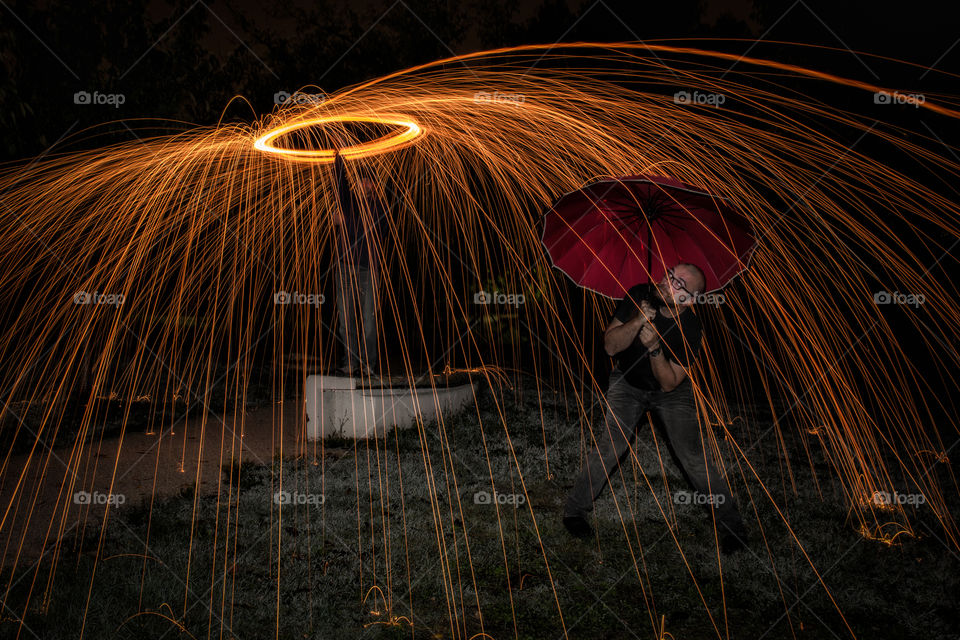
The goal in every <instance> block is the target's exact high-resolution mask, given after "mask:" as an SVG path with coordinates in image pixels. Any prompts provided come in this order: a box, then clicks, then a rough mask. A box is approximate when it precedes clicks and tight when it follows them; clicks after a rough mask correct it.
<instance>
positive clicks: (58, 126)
mask: <svg viewBox="0 0 960 640" xmlns="http://www.w3.org/2000/svg"><path fill="white" fill-rule="evenodd" d="M957 25H958V21H957V10H956V8H955V4H954V3H952V2H912V3H902V2H875V1H871V2H865V1H855V2H840V3H837V2H816V3H815V2H804V1H802V0H795V1H791V0H717V1H703V2H697V1H692V0H678V1H673V2H637V1H633V2H617V1H615V0H606V1H605V0H596V1H591V0H587V1H584V2H577V1H564V0H521V1H520V2H514V1H511V0H482V1H481V0H467V1H464V2H449V1H447V2H442V1H438V0H433V1H426V0H395V1H392V2H391V1H389V0H387V1H384V2H375V1H371V0H366V1H360V2H340V1H331V0H321V1H317V2H304V1H299V2H286V3H277V4H272V3H260V2H255V1H252V0H211V1H209V2H205V1H202V0H196V1H190V0H182V1H177V2H167V1H163V0H130V1H126V2H92V3H77V2H66V1H63V2H27V1H10V0H0V61H2V64H0V70H2V71H0V73H2V83H0V160H3V161H12V162H20V161H23V160H24V159H28V158H33V157H37V156H42V155H46V154H50V153H56V152H58V151H62V150H73V149H77V148H83V147H98V146H102V145H104V144H106V143H109V142H112V141H124V140H126V141H129V140H131V139H134V138H136V137H138V136H141V135H147V134H148V133H155V132H157V131H160V130H162V128H163V127H170V128H172V129H173V130H183V129H184V128H188V127H189V126H191V125H192V124H201V125H210V124H214V123H216V122H218V121H219V120H220V119H221V118H223V119H226V120H228V121H244V122H250V121H252V120H253V119H254V118H255V117H257V116H258V115H261V114H264V113H267V112H269V111H270V110H271V109H273V108H274V106H275V101H274V96H275V94H277V93H278V92H281V91H286V92H289V93H292V92H294V91H295V90H297V89H299V88H301V87H304V86H306V85H316V86H317V87H319V89H320V90H322V91H324V92H328V93H332V92H335V91H336V90H338V89H339V88H341V87H344V86H347V85H352V84H356V83H358V82H362V81H364V80H367V79H370V78H373V77H377V76H380V75H383V74H385V73H388V72H392V71H396V70H399V69H403V68H407V67H409V66H412V65H416V64H419V63H425V62H429V61H432V60H436V59H438V58H444V57H449V56H452V55H457V54H463V53H468V52H471V51H480V50H485V49H491V48H497V47H503V46H510V45H519V44H538V43H548V44H549V43H559V42H576V41H601V42H603V41H606V42H615V41H636V40H644V41H650V40H656V39H666V40H669V41H671V42H677V41H682V40H685V39H705V38H706V39H722V40H710V41H702V40H701V41H700V42H693V41H691V42H690V44H691V45H693V46H699V47H703V48H712V49H718V50H724V51H729V52H733V53H737V54H749V55H752V56H758V57H768V58H775V59H777V60H779V61H782V62H789V63H794V64H798V65H803V66H807V67H811V68H815V69H821V70H824V71H828V72H831V73H835V74H838V75H842V76H847V77H851V78H855V79H858V80H863V81H866V82H871V83H874V84H877V85H879V86H886V87H891V88H897V89H898V90H901V91H904V92H918V93H927V94H934V93H952V94H958V93H960V92H958V91H957V87H958V84H957V82H956V78H955V77H952V76H949V75H944V74H943V73H937V72H928V71H927V70H926V68H928V67H933V68H934V69H936V70H937V71H942V72H951V71H955V70H957V69H960V46H958V45H960V30H958V29H957ZM778 42H797V43H805V44H812V45H818V46H821V47H830V48H831V49H830V50H824V49H820V50H816V49H809V48H799V47H788V46H784V45H780V44H777V43H778ZM862 54H873V55H875V56H886V57H890V58H895V59H898V60H902V61H905V62H908V63H913V64H916V65H920V66H919V67H913V66H910V65H908V64H902V63H895V62H891V61H886V60H881V59H878V58H875V57H871V56H869V55H862ZM811 84H813V83H810V82H809V81H804V82H803V83H802V84H798V85H797V86H796V89H797V90H801V91H808V90H810V87H811ZM817 90H818V91H821V92H822V93H821V94H818V95H817V96H816V97H817V98H819V99H821V100H829V101H831V102H832V104H833V105H834V106H837V107H839V108H845V107H846V108H849V109H850V110H851V111H854V112H857V113H866V114H867V117H869V116H870V112H871V109H872V108H873V105H869V104H867V105H864V102H863V96H862V93H860V92H854V91H851V90H849V89H841V88H836V87H832V86H830V85H824V84H822V83H821V86H819V87H818V89H817ZM78 91H87V92H91V93H92V92H94V91H99V92H101V93H115V94H122V95H123V96H124V103H123V104H122V105H120V106H118V107H114V106H110V105H84V104H80V105H78V104H75V102H74V94H75V93H76V92H78ZM854 94H856V98H855V99H854V97H853V96H854ZM236 96H243V97H244V98H245V100H233V98H234V97H236ZM854 100H855V101H854ZM921 111H923V110H914V109H886V108H884V109H877V110H876V117H877V118H883V119H884V120H885V122H886V123H891V124H897V125H902V126H904V127H906V128H908V129H911V130H913V131H919V132H921V133H923V134H924V135H927V136H928V137H930V138H931V142H930V144H932V145H933V146H935V147H937V148H936V149H935V150H936V151H937V152H938V153H940V154H943V155H950V156H952V157H954V158H958V156H957V155H956V151H955V150H954V149H953V148H952V145H954V144H955V143H956V142H957V141H958V140H960V136H958V135H957V132H956V125H955V124H954V123H953V122H951V121H950V120H949V119H947V118H943V117H938V116H936V115H935V114H931V113H929V112H925V111H924V112H922V113H921ZM144 119H147V120H144ZM848 134H850V132H846V133H842V134H840V135H841V136H842V135H848ZM841 139H842V138H841ZM850 142H852V140H851V141H850ZM870 144H871V143H870V142H869V141H866V142H864V144H863V145H862V147H861V148H860V149H859V150H861V151H863V152H865V153H871V154H875V157H877V158H878V160H880V161H883V162H890V163H898V162H902V160H903V159H902V158H895V157H887V156H885V155H884V154H885V153H887V152H888V150H887V149H884V148H883V147H882V145H878V146H877V147H876V148H871V147H870ZM895 168H897V169H899V170H901V171H904V172H906V173H909V174H911V175H913V174H916V175H918V176H919V175H921V174H922V173H923V171H922V170H920V169H917V168H915V167H910V166H905V165H903V166H900V165H895ZM917 249H918V250H920V249H922V247H920V246H918V247H917ZM935 259H936V256H930V260H929V263H931V264H932V263H933V262H934V260H935ZM955 264H956V263H955V260H954V259H953V257H952V256H950V257H948V258H947V259H942V260H941V261H940V262H938V263H937V267H936V268H935V269H934V270H933V271H932V272H931V274H930V277H952V275H951V273H952V272H951V269H953V267H954V266H955ZM464 275H465V274H453V278H454V280H455V281H456V280H461V279H462V278H463V277H464ZM467 275H469V274H467ZM841 294H842V292H840V291H836V292H825V295H824V298H825V300H827V301H829V299H830V296H832V295H841ZM570 297H571V299H572V304H573V310H574V313H573V316H572V317H571V318H570V321H571V322H575V323H578V329H579V330H581V331H583V332H584V335H585V336H590V335H592V336H594V337H595V338H597V340H590V339H589V338H587V337H585V342H586V343H592V345H591V346H588V347H587V351H588V352H589V354H590V355H591V357H592V358H594V359H595V360H596V361H597V362H598V363H599V362H606V363H607V364H609V361H608V359H606V358H605V357H604V354H603V353H602V347H601V346H600V345H599V342H598V340H599V331H600V330H601V329H602V327H591V326H589V324H590V323H589V321H586V325H587V326H584V324H585V318H586V317H587V316H589V313H582V310H583V306H582V305H583V304H584V303H585V298H584V297H583V295H582V292H579V291H576V290H575V288H573V287H571V291H570ZM889 313H890V322H891V323H893V324H895V325H896V326H898V327H902V329H903V332H904V336H905V337H904V340H905V342H906V343H908V344H909V345H910V346H911V349H914V350H913V353H914V357H915V358H917V359H918V360H924V359H925V358H927V357H928V356H927V354H925V353H924V352H923V350H922V346H921V344H920V341H919V339H918V337H917V335H916V331H915V328H914V327H913V326H912V325H910V323H908V322H907V321H906V316H905V314H906V313H907V312H906V311H903V310H900V309H893V308H891V309H890V311H889ZM899 316H904V317H899ZM716 320H717V323H718V327H719V322H722V321H723V318H722V317H721V318H718V319H716ZM433 335H436V336H442V335H443V334H442V332H439V331H438V332H434V334H433ZM269 342H270V341H269V340H267V341H265V344H267V343H269ZM531 342H532V341H531ZM439 351H443V349H440V350H439ZM265 355H266V354H265ZM744 356H745V358H746V359H747V360H749V354H748V353H745V354H744ZM548 357H549V354H548ZM461 364H462V363H461ZM602 368H603V367H602V366H600V367H598V369H602ZM600 375H601V376H602V373H601V374H600ZM950 391H951V390H950V389H945V390H944V392H946V393H949V392H950Z"/></svg>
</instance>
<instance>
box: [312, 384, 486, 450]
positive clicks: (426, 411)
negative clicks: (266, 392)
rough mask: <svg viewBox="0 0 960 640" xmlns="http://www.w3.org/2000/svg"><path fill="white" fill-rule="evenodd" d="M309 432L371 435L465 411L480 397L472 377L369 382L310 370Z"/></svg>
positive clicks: (314, 436)
mask: <svg viewBox="0 0 960 640" xmlns="http://www.w3.org/2000/svg"><path fill="white" fill-rule="evenodd" d="M304 398H305V403H306V414H307V438H309V439H311V440H316V439H319V438H326V437H329V436H338V437H343V438H352V439H360V438H373V437H381V436H383V435H385V434H386V433H387V432H388V431H390V429H393V428H394V427H399V428H406V427H411V426H413V425H414V424H416V423H417V422H418V421H420V422H422V423H427V422H430V421H431V420H433V419H435V418H437V417H438V416H442V417H443V418H444V419H448V418H449V417H450V416H452V415H454V414H456V413H458V412H459V411H463V410H464V409H465V408H466V407H468V406H470V405H472V404H473V403H474V402H475V401H476V396H475V394H474V386H473V384H472V382H471V383H469V384H463V385H460V386H456V387H444V386H439V387H437V388H435V389H433V388H430V387H411V386H409V385H401V386H392V387H390V386H385V387H369V388H363V387H359V386H358V385H357V379H356V378H347V377H340V376H318V375H315V376H307V380H306V386H305V389H304Z"/></svg>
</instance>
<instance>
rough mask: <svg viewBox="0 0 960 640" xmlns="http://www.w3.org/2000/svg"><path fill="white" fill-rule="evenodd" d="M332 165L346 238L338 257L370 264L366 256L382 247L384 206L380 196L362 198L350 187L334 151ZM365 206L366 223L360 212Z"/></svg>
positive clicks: (342, 162)
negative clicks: (363, 199)
mask: <svg viewBox="0 0 960 640" xmlns="http://www.w3.org/2000/svg"><path fill="white" fill-rule="evenodd" d="M333 169H334V180H335V183H336V189H337V200H338V204H339V206H340V211H341V212H342V213H343V222H344V229H343V240H344V241H345V242H346V246H345V247H342V248H341V259H343V260H346V261H347V262H352V263H353V264H354V265H356V266H357V267H369V266H370V258H369V256H370V255H371V254H373V255H376V253H375V252H376V248H377V247H378V246H380V247H381V249H380V250H381V251H382V250H383V249H382V245H381V244H380V243H381V241H382V238H383V236H384V235H385V234H384V226H385V220H386V208H385V207H384V205H383V202H381V201H380V199H379V198H371V199H369V200H366V201H362V200H361V198H362V196H361V195H360V194H358V193H356V192H355V191H354V190H353V189H352V188H351V187H350V182H349V181H348V180H347V176H346V169H345V168H344V161H343V156H341V155H339V154H337V157H336V158H335V159H334V162H333ZM364 209H366V210H367V213H369V215H370V222H369V223H365V222H364V220H363V216H362V214H361V212H362V211H363V210H364ZM338 237H340V236H339V234H338Z"/></svg>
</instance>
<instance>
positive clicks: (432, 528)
mask: <svg viewBox="0 0 960 640" xmlns="http://www.w3.org/2000/svg"><path fill="white" fill-rule="evenodd" d="M743 409H744V411H743V412H742V413H743V415H747V414H748V413H750V415H752V416H754V415H756V412H748V411H747V408H743ZM732 413H733V414H737V411H736V410H734V411H733V412H732ZM268 415H269V416H271V418H270V419H268V418H267V417H266V416H268ZM277 415H278V414H277V413H276V412H275V408H274V407H269V406H268V407H266V408H264V409H261V410H259V411H257V412H255V413H254V414H252V415H251V416H248V420H247V424H246V427H245V429H246V433H247V434H248V436H249V437H251V439H253V436H252V435H249V434H250V429H251V428H253V425H256V424H259V425H260V428H263V425H264V424H269V423H270V420H274V419H276V416H277ZM280 415H282V412H280ZM287 419H288V420H290V419H293V418H291V417H289V416H288V417H287ZM751 420H753V422H752V423H749V424H748V422H749V421H735V423H734V425H733V426H732V427H731V430H732V431H733V432H734V433H735V434H736V435H738V436H739V437H742V438H744V439H747V438H749V437H750V435H749V434H748V432H747V430H748V429H749V430H750V433H754V434H755V433H758V432H757V431H756V430H757V429H762V428H763V424H761V423H757V422H756V421H755V419H754V418H751ZM219 424H220V423H219V422H217V421H212V422H210V424H209V425H208V428H210V429H211V430H212V431H213V432H214V433H216V438H217V439H218V440H219V437H220V434H221V433H222V429H215V428H213V427H215V426H216V425H219ZM504 425H506V427H507V428H506V429H505V428H504ZM580 428H581V425H580V422H579V421H578V420H577V413H576V411H575V410H574V405H573V404H572V402H571V401H570V399H569V398H567V399H565V398H564V396H563V394H554V393H549V392H548V393H546V394H545V395H544V394H543V390H542V389H541V393H540V394H538V393H536V392H535V389H534V387H533V385H532V384H531V383H529V381H528V383H527V384H526V385H520V386H519V387H518V388H517V389H515V390H514V391H513V392H508V393H505V394H504V395H503V396H501V397H500V400H499V402H495V396H494V394H493V393H491V392H490V391H487V392H485V393H484V394H483V395H481V397H480V402H479V404H478V406H477V408H476V410H470V411H468V412H467V413H464V414H462V415H460V416H457V417H455V418H453V419H450V420H448V421H446V422H445V424H443V425H438V424H437V423H432V424H428V425H425V426H424V428H423V429H422V430H418V429H410V430H405V431H396V432H394V433H392V434H390V435H388V437H387V438H386V439H383V440H378V441H362V442H346V441H340V442H332V441H329V442H324V443H321V444H320V445H318V446H317V447H310V446H304V445H303V443H301V444H300V445H299V446H298V444H297V441H296V438H295V437H293V438H292V440H291V441H290V442H292V443H293V444H292V445H290V444H289V443H288V445H287V448H286V451H287V452H288V455H286V456H284V457H282V458H281V457H280V456H279V455H273V456H271V454H270V452H271V451H272V449H271V448H269V447H267V444H269V443H270V442H273V441H275V439H274V438H275V436H273V437H263V436H261V437H259V439H258V440H257V441H258V442H261V444H262V446H263V447H264V448H263V449H262V450H261V451H258V452H254V451H249V452H247V453H245V454H244V458H243V461H242V464H237V461H236V460H235V459H234V460H232V461H231V459H230V458H229V456H227V457H226V459H219V460H217V459H208V463H209V464H210V466H212V467H213V468H214V469H215V470H219V472H220V473H219V476H220V478H219V480H220V482H219V484H218V483H217V482H212V483H211V482H205V483H202V484H201V486H200V489H199V491H198V490H197V489H196V487H195V486H193V487H191V486H190V485H187V487H186V489H185V490H182V491H181V490H178V491H167V492H164V493H163V494H161V495H159V496H158V497H157V498H156V499H155V500H154V503H153V505H152V510H151V508H150V503H149V501H147V502H145V503H140V502H136V501H130V502H128V503H127V504H125V505H123V506H122V507H121V508H119V509H116V510H113V511H111V515H110V519H109V522H108V525H107V527H106V529H98V528H97V527H95V526H93V525H91V524H89V522H88V524H87V526H86V528H84V529H83V530H82V533H81V532H76V533H74V535H70V536H67V537H66V538H65V540H64V544H63V545H62V546H61V547H60V549H59V551H58V555H57V556H54V555H53V554H48V555H47V556H45V557H44V558H43V559H42V560H41V561H40V562H39V563H37V564H35V565H29V566H28V565H27V563H24V564H23V565H21V566H19V567H18V568H17V569H16V571H11V570H10V569H9V568H8V569H6V570H5V571H4V575H3V576H2V577H3V580H4V583H5V584H11V585H12V586H11V587H10V590H9V595H8V596H7V599H6V603H5V604H6V607H7V608H6V609H5V615H4V619H3V622H2V623H0V636H2V637H14V634H15V633H16V632H17V623H16V622H15V616H18V615H21V614H22V613H23V612H24V609H25V608H26V614H25V616H24V620H25V623H26V626H25V628H24V630H23V631H21V637H33V636H32V635H31V634H35V635H36V636H37V637H41V638H75V637H77V636H78V635H79V630H80V629H81V628H84V629H85V637H89V638H99V637H120V638H137V639H138V640H139V639H140V638H146V637H150V638H159V637H168V638H173V637H191V636H192V637H196V638H200V637H207V635H208V631H209V633H210V634H214V635H216V636H217V637H225V638H228V637H235V638H261V637H272V636H277V635H278V636H279V637H282V638H295V637H309V638H328V637H330V638H333V637H390V638H392V637H435V638H447V637H450V638H453V637H463V638H470V637H474V636H476V634H479V633H481V632H484V633H486V634H488V635H489V636H490V637H493V638H497V639H500V638H513V637H519V638H562V637H564V634H565V633H566V634H567V636H568V637H570V638H609V637H624V638H632V637H636V638H643V639H644V640H646V639H647V638H656V637H657V636H658V634H659V632H660V631H663V632H665V633H666V634H670V635H664V636H663V637H673V638H677V639H680V638H707V637H717V636H718V635H719V636H721V637H723V636H729V637H731V638H754V639H756V638H763V637H766V638H784V637H791V635H794V636H796V637H811V638H832V637H840V638H845V637H851V632H850V630H852V632H853V635H855V636H856V637H860V638H913V637H916V638H920V637H923V638H948V637H953V638H956V637H960V620H958V614H957V611H958V609H960V602H958V594H960V584H958V583H960V558H958V556H957V555H956V551H955V550H952V549H950V548H949V547H947V546H945V545H944V544H942V543H941V541H940V539H942V534H941V532H940V529H939V528H938V525H937V522H936V521H935V519H933V518H932V516H930V514H928V513H925V512H923V511H920V512H919V513H918V515H917V521H916V526H915V531H916V532H917V533H918V534H919V535H918V536H917V537H915V538H909V537H905V536H904V537H901V539H900V540H901V542H902V544H900V545H898V546H887V545H884V544H882V543H879V542H876V541H873V540H869V539H866V538H864V537H862V536H861V535H860V534H859V533H858V532H857V531H856V530H855V526H854V523H853V522H852V521H850V519H849V518H848V515H849V514H848V509H847V507H846V505H845V504H844V503H843V501H842V499H841V496H840V491H839V487H838V486H835V483H832V482H831V481H830V480H829V474H828V473H827V467H826V465H825V464H824V462H823V457H822V455H820V454H819V452H817V451H816V450H814V451H813V452H812V457H813V460H812V465H811V464H810V463H808V462H807V461H806V453H805V452H804V451H803V449H802V447H801V446H800V444H799V442H798V441H797V438H796V437H793V436H791V434H790V433H789V432H787V433H785V443H784V446H785V449H786V450H787V451H793V452H795V454H790V455H791V458H793V456H794V455H795V459H793V460H792V462H793V463H794V477H795V481H796V489H795V490H794V489H793V487H792V486H791V485H790V484H789V483H787V482H785V481H784V480H783V478H782V477H781V470H782V468H783V466H782V464H781V462H782V461H781V460H780V458H779V456H778V454H777V453H776V450H774V449H772V448H771V449H768V450H764V449H763V448H762V447H758V449H756V450H755V452H756V454H755V455H754V456H753V458H752V460H753V461H754V462H755V464H756V469H757V472H758V474H759V475H760V477H761V479H762V480H763V481H764V483H765V484H766V486H767V488H768V489H769V490H770V493H771V495H772V496H773V498H774V499H775V500H776V501H777V505H778V507H779V509H780V511H781V512H782V513H783V514H784V515H785V517H786V518H787V519H788V520H789V523H790V528H788V527H787V525H786V524H785V523H784V521H783V519H782V518H781V517H780V516H779V515H778V513H777V510H776V509H775V508H774V507H773V505H772V504H771V503H770V500H769V499H767V498H766V497H765V496H764V493H763V492H762V490H761V489H760V485H759V483H758V482H757V481H756V480H751V481H748V482H745V481H744V479H743V477H742V476H741V474H740V473H739V471H738V470H737V469H738V467H737V464H736V461H735V460H734V458H733V457H732V455H731V449H730V447H727V446H724V447H723V449H724V450H723V454H724V456H725V460H726V462H727V465H728V468H729V469H731V470H732V473H731V476H732V485H733V489H734V492H735V494H736V496H737V499H738V501H739V502H740V504H741V505H744V507H743V511H744V513H745V517H746V519H747V523H748V527H749V529H750V533H751V547H750V549H749V550H748V551H747V552H745V553H742V554H739V555H737V556H734V557H732V558H726V557H722V556H718V554H717V551H716V546H715V543H714V541H713V538H712V527H711V526H710V524H709V522H708V521H707V519H706V516H705V513H704V512H703V511H701V510H700V508H698V507H696V506H693V505H687V504H682V501H679V503H678V501H676V500H675V499H674V497H675V496H676V495H678V493H679V492H681V491H683V490H685V489H687V487H686V485H685V484H684V481H683V479H682V478H681V476H680V474H679V472H678V471H677V470H676V468H675V467H674V466H673V463H672V461H671V460H670V458H669V454H668V452H667V450H666V448H665V446H664V445H663V444H662V442H661V443H660V447H661V449H660V451H659V453H658V450H657V448H656V446H655V445H654V444H653V434H652V433H651V432H650V431H649V427H647V428H646V430H644V429H641V434H640V438H641V444H640V445H638V446H637V457H636V459H634V460H633V461H632V462H630V463H628V464H626V465H624V467H623V476H622V477H621V478H617V479H616V480H615V481H614V483H613V488H614V490H615V491H614V492H613V493H610V492H606V493H605V494H604V496H603V497H602V498H601V499H600V500H599V501H598V503H597V509H596V521H595V522H594V525H595V527H596V532H597V535H596V536H595V537H594V538H593V539H590V540H587V541H580V540H576V539H573V538H571V537H569V536H568V534H567V533H566V531H565V530H564V529H563V527H562V525H561V523H560V515H561V507H562V502H563V498H564V495H565V493H566V491H567V490H568V488H569V487H570V485H571V484H572V482H573V479H574V477H575V474H576V472H577V470H578V469H579V466H580V462H581V455H582V448H581V437H580ZM284 433H285V432H284ZM508 435H509V438H508V437H507V436H508ZM246 437H247V436H245V439H246ZM284 437H287V436H284ZM251 441H253V440H251ZM545 447H546V452H545ZM217 455H219V453H218V454H217ZM155 457H156V456H154V458H150V462H151V464H149V465H147V466H149V467H150V470H149V471H150V475H151V476H152V473H153V465H154V463H155V462H156V460H155ZM208 458H213V456H212V455H211V456H209V457H208ZM256 458H259V459H260V462H258V461H257V459H256ZM661 460H662V466H661ZM811 466H812V468H813V469H815V470H816V471H817V473H818V478H819V484H817V483H815V482H814V481H813V479H812V476H811V474H810V468H811ZM518 469H519V472H518ZM941 471H942V472H943V473H946V472H947V471H948V470H947V469H943V470H941ZM644 473H645V476H646V479H644ZM214 475H216V473H214ZM491 478H492V480H491ZM648 482H649V485H648ZM218 491H219V493H218ZM280 491H285V492H287V495H289V496H292V498H291V500H290V503H289V504H286V505H283V506H280V505H278V504H277V503H278V501H280V497H279V496H278V492H280ZM497 494H499V500H498V499H497V498H491V496H494V495H497ZM751 496H752V497H753V504H754V506H753V507H751V506H750V503H751V500H750V497H751ZM952 500H953V506H954V507H956V496H954V497H953V498H952ZM498 502H500V504H498ZM658 503H659V505H660V506H659V507H658ZM661 507H662V509H663V512H661V510H660V508H661ZM954 513H956V510H954ZM664 515H666V518H667V520H668V521H669V522H670V523H671V525H670V526H668V525H667V524H666V522H665V520H664ZM761 526H762V530H761ZM791 529H792V533H791ZM101 534H102V540H101V538H100V536H101ZM794 536H795V538H796V540H799V541H800V542H801V543H802V544H803V549H804V550H805V551H806V553H807V554H808V555H809V561H808V560H807V558H806V557H805V556H804V553H803V552H801V551H800V548H799V547H798V545H797V544H796V541H795V540H794ZM98 545H101V548H100V550H99V560H98V561H96V562H95V560H96V558H97V548H98ZM54 557H56V560H57V563H56V570H55V571H54V572H52V571H51V569H52V566H53V559H54ZM811 563H812V565H813V566H814V567H815V568H816V570H814V568H812V567H811ZM94 568H95V569H96V576H95V579H94V581H93V586H92V588H91V586H90V585H91V575H92V573H93V571H94ZM817 573H819V576H820V579H822V581H823V582H824V583H825V584H826V585H827V587H828V589H829V591H828V590H825V589H824V587H823V586H822V585H821V584H820V579H818V577H817ZM48 584H51V585H52V586H53V589H52V590H51V594H52V595H51V598H50V599H49V600H46V599H45V598H44V593H45V591H46V587H47V585H48ZM31 590H32V594H33V595H32V596H31V597H30V600H29V605H27V597H28V594H29V593H31ZM138 614H139V615H138ZM847 625H849V628H850V630H848V629H847ZM188 634H189V635H188ZM481 637H482V636H481Z"/></svg>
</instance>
